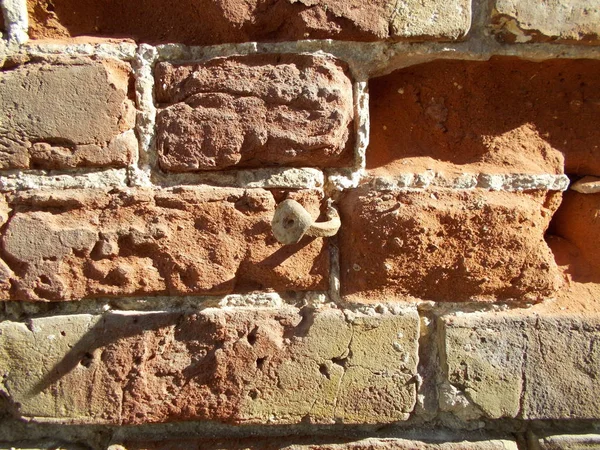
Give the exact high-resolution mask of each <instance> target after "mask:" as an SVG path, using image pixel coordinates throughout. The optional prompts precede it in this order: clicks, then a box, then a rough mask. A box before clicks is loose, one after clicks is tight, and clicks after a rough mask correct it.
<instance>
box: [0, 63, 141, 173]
mask: <svg viewBox="0 0 600 450" xmlns="http://www.w3.org/2000/svg"><path fill="white" fill-rule="evenodd" d="M130 76H131V68H130V67H129V65H128V64H126V63H123V62H119V61H116V60H98V61H92V60H87V59H71V60H69V59H63V60H59V61H58V62H56V63H44V62H41V63H33V62H32V63H29V64H23V65H18V66H15V67H12V68H5V69H3V70H2V71H0V89H1V90H2V96H0V169H27V168H31V169H59V168H60V169H63V168H73V167H107V166H111V167H124V166H126V165H127V164H128V163H129V161H131V158H132V154H133V152H134V151H137V139H136V138H135V134H134V133H133V131H130V130H131V129H132V127H133V125H134V124H135V107H134V106H133V102H132V101H131V100H130V99H129V97H128V96H129V95H130V94H131V92H130V89H129V85H130Z"/></svg>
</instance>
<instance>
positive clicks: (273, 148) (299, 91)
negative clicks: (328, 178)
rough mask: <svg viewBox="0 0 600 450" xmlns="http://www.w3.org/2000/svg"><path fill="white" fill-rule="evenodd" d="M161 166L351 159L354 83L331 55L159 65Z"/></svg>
mask: <svg viewBox="0 0 600 450" xmlns="http://www.w3.org/2000/svg"><path fill="white" fill-rule="evenodd" d="M155 75H156V100H157V102H158V103H159V104H160V106H161V109H160V111H159V113H158V117H157V147H158V152H159V159H160V166H161V168H162V169H163V170H166V171H174V172H188V171H196V170H214V169H225V168H229V167H260V166H273V165H275V166H280V165H284V166H312V167H314V166H317V167H331V166H340V165H342V166H343V165H349V164H350V163H351V160H352V155H353V145H352V144H353V139H352V131H353V130H352V119H353V116H354V109H353V104H352V83H351V81H350V79H349V78H348V76H347V70H346V69H345V67H344V65H343V64H342V63H341V62H339V61H337V60H335V59H333V58H329V57H323V56H308V55H250V56H235V57H230V58H216V59H213V60H210V61H208V62H206V63H202V64H181V65H174V64H170V63H160V64H158V66H157V69H156V74H155Z"/></svg>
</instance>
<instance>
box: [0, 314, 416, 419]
mask: <svg viewBox="0 0 600 450" xmlns="http://www.w3.org/2000/svg"><path fill="white" fill-rule="evenodd" d="M0 330H1V331H2V333H1V334H0V356H1V357H0V373H1V374H2V376H3V378H2V380H3V381H2V385H1V386H0V389H2V391H3V394H4V395H5V396H7V397H8V398H9V399H10V401H11V402H12V405H13V411H12V412H13V414H15V415H16V416H19V417H23V418H35V419H36V420H41V421H44V420H53V419H61V420H72V421H75V422H81V423H93V422H100V423H112V424H141V423H149V422H171V421H182V420H215V421H221V422H227V423H238V424H240V423H260V424H267V423H272V424H277V423H281V424H284V423H298V422H301V421H309V422H318V423H333V422H334V421H335V422H341V423H385V422H393V421H397V420H404V419H407V418H408V413H409V412H410V411H411V410H412V408H413V407H414V403H415V397H416V387H415V386H416V381H415V379H416V378H415V375H416V365H417V339H418V333H419V320H418V315H417V313H416V311H415V310H414V309H405V310H404V311H403V312H402V313H400V314H398V315H393V314H390V313H388V314H379V315H371V316H366V315H361V314H354V315H352V317H348V318H347V317H345V316H344V314H343V313H342V312H341V311H339V310H331V309H323V310H312V309H308V308H304V309H302V310H298V309H296V308H292V307H283V308H277V309H266V308H253V309H246V308H242V309H232V308H226V309H204V310H202V311H201V312H196V313H160V312H158V313H146V314H144V313H108V314H104V315H102V316H89V315H74V316H62V317H49V318H40V319H32V320H30V321H29V322H28V323H27V324H25V323H18V322H8V321H5V322H2V323H1V324H0Z"/></svg>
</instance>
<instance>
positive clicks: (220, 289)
mask: <svg viewBox="0 0 600 450" xmlns="http://www.w3.org/2000/svg"><path fill="white" fill-rule="evenodd" d="M291 196H292V197H296V198H297V199H298V200H299V201H300V202H302V203H304V204H305V205H306V207H307V208H308V209H309V210H310V211H311V213H312V214H313V215H314V217H317V216H318V214H319V195H318V194H317V193H313V192H309V191H304V192H300V193H298V194H291ZM9 203H10V204H11V207H12V208H13V209H12V212H11V214H10V218H9V219H8V223H7V225H6V227H5V231H4V235H3V237H2V248H3V257H4V260H5V264H3V265H2V269H3V270H2V271H1V272H2V279H3V280H4V290H2V291H0V293H1V294H0V295H1V297H2V298H3V299H16V300H42V301H59V300H76V299H80V298H86V297H99V296H128V295H145V294H151V295H152V294H170V295H178V294H225V293H231V292H247V291H251V290H263V289H275V290H282V291H284V290H312V289H326V288H327V276H328V270H329V260H328V255H327V252H326V249H325V243H324V240H323V239H314V238H312V239H311V238H308V237H307V238H305V239H304V240H302V241H301V242H300V243H298V244H296V245H289V246H285V247H283V246H281V245H280V244H279V243H278V242H277V241H276V240H275V238H274V237H273V234H272V232H271V218H272V216H273V213H274V209H275V206H276V202H275V199H274V197H273V194H272V193H270V192H268V191H265V190H261V189H250V190H243V189H218V188H206V189H202V188H200V189H195V188H176V189H172V190H156V191H154V190H145V189H137V190H134V189H132V190H122V191H119V190H114V191H110V192H106V191H105V190H99V189H98V190H87V191H86V190H69V191H54V192H52V191H49V192H39V193H36V192H25V193H21V194H15V195H13V196H11V198H10V199H9ZM5 218H6V217H5ZM1 286H2V285H1V284H0V287H1Z"/></svg>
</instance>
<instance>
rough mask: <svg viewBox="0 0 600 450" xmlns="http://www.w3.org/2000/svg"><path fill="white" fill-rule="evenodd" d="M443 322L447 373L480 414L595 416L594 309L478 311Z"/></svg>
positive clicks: (597, 327) (597, 357) (599, 360)
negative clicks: (525, 312) (569, 311)
mask: <svg viewBox="0 0 600 450" xmlns="http://www.w3.org/2000/svg"><path fill="white" fill-rule="evenodd" d="M442 324H443V327H442V328H443V344H442V345H443V350H444V354H445V356H446V357H445V362H444V364H443V365H442V366H443V367H447V373H446V376H447V377H448V380H449V381H450V383H453V384H454V385H455V386H456V387H457V388H458V389H459V390H461V391H462V392H463V393H464V395H465V396H466V398H467V399H468V400H469V401H470V402H472V404H473V405H474V406H476V407H477V408H479V409H480V410H481V411H482V415H484V416H486V417H491V418H499V417H522V418H524V419H593V418H597V417H598V416H599V414H600V405H599V404H598V402H597V398H598V396H599V395H600V382H599V381H598V377H597V373H598V367H599V364H600V351H599V348H600V347H599V346H598V345H597V344H596V343H597V342H598V341H599V339H600V317H599V316H598V315H597V314H587V317H582V316H581V315H579V314H570V315H568V314H564V315H560V314H542V315H539V316H537V317H536V315H529V316H528V315H517V314H514V315H511V314H507V313H504V314H503V313H478V314H467V315H461V316H447V317H443V318H442Z"/></svg>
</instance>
